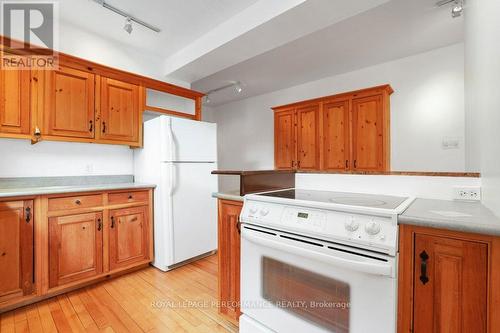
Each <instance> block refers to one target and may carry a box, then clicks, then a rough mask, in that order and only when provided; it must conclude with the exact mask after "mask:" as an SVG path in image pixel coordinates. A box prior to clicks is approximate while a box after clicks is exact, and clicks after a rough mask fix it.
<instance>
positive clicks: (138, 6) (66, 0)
mask: <svg viewBox="0 0 500 333" xmlns="http://www.w3.org/2000/svg"><path fill="white" fill-rule="evenodd" d="M106 2H107V3H109V4H110V5H113V6H115V7H118V8H120V9H121V10H123V11H124V12H127V13H129V14H130V15H133V16H136V17H137V18H139V19H141V20H143V21H145V22H147V23H150V24H151V25H154V26H157V27H159V28H160V29H161V30H162V31H161V32H160V33H156V32H153V31H151V30H148V29H146V28H143V27H141V26H139V25H137V24H134V25H133V26H134V31H133V33H132V34H131V35H129V34H128V33H126V32H125V31H124V30H123V25H124V23H125V19H124V18H123V17H121V16H120V15H117V14H115V13H113V12H111V11H109V10H107V9H104V8H102V6H100V5H99V4H97V3H96V2H94V1H92V0H61V1H59V10H60V18H61V20H62V21H63V22H66V23H70V24H73V25H76V26H77V27H80V28H83V29H85V30H87V31H89V32H92V33H96V34H99V35H100V36H103V37H106V38H109V39H111V40H115V41H118V42H121V43H124V44H126V45H129V46H133V47H136V48H138V49H140V50H144V51H145V52H148V53H149V54H155V55H159V56H163V57H168V56H170V55H171V54H174V53H176V52H177V51H179V50H180V49H182V48H184V47H185V46H187V45H189V44H190V43H192V42H193V41H195V40H196V39H198V38H199V37H201V36H202V35H204V34H205V33H206V32H207V31H209V30H212V29H213V28H215V27H216V26H218V25H219V24H221V23H222V22H224V21H226V20H228V19H229V18H231V17H233V16H234V15H236V14H237V13H238V12H240V11H242V10H244V9H245V8H247V7H249V6H251V5H252V4H254V3H255V2H257V0H142V1H138V0H106Z"/></svg>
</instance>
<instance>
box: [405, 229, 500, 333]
mask: <svg viewBox="0 0 500 333" xmlns="http://www.w3.org/2000/svg"><path fill="white" fill-rule="evenodd" d="M499 249H500V241H499V240H498V239H496V238H494V237H490V236H484V237H483V236H480V235H475V234H465V233H458V232H451V231H444V230H437V229H428V228H421V227H411V226H401V232H400V257H399V262H400V270H399V315H398V318H399V323H398V332H413V333H432V332H436V333H438V332H450V333H451V332H453V333H468V332H475V333H476V332H477V333H481V332H484V333H486V332H499V331H500V321H499V319H498V318H497V317H498V311H499V310H500V308H499V306H500V305H499V304H498V300H499V297H500V285H499V284H498V282H497V283H496V284H495V283H494V281H498V272H497V271H498V270H499V269H500V263H499V260H500V258H499V256H500V253H499V252H498V251H499ZM495 311H497V312H496V313H497V315H496V316H495V315H494V313H495Z"/></svg>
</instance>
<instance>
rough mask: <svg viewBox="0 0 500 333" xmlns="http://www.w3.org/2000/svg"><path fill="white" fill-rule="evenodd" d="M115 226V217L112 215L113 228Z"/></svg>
mask: <svg viewBox="0 0 500 333" xmlns="http://www.w3.org/2000/svg"><path fill="white" fill-rule="evenodd" d="M114 227H115V217H114V216H111V228H114Z"/></svg>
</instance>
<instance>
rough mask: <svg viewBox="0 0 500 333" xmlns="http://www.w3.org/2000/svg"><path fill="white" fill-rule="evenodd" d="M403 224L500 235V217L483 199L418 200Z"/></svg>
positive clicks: (410, 208)
mask: <svg viewBox="0 0 500 333" xmlns="http://www.w3.org/2000/svg"><path fill="white" fill-rule="evenodd" d="M398 220H399V223H400V224H410V225H415V226H423V227H430V228H438V229H448V230H454V231H462V232H472V233H479V234H485V235H495V236H500V218H498V217H497V216H495V214H493V212H492V211H491V210H490V209H488V208H487V207H486V206H484V205H483V204H482V203H480V202H464V201H451V200H434V199H416V200H415V201H414V202H413V203H412V204H411V205H410V206H409V207H408V208H407V209H406V211H404V212H403V214H401V215H400V216H399V219H398Z"/></svg>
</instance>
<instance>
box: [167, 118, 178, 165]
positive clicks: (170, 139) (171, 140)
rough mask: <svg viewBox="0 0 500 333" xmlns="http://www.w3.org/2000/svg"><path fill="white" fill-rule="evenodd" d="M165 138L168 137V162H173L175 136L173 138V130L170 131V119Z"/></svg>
mask: <svg viewBox="0 0 500 333" xmlns="http://www.w3.org/2000/svg"><path fill="white" fill-rule="evenodd" d="M167 136H168V142H169V145H170V149H169V150H170V161H172V162H173V161H175V148H176V147H175V136H174V130H173V129H172V119H171V118H169V119H168V131H167Z"/></svg>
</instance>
